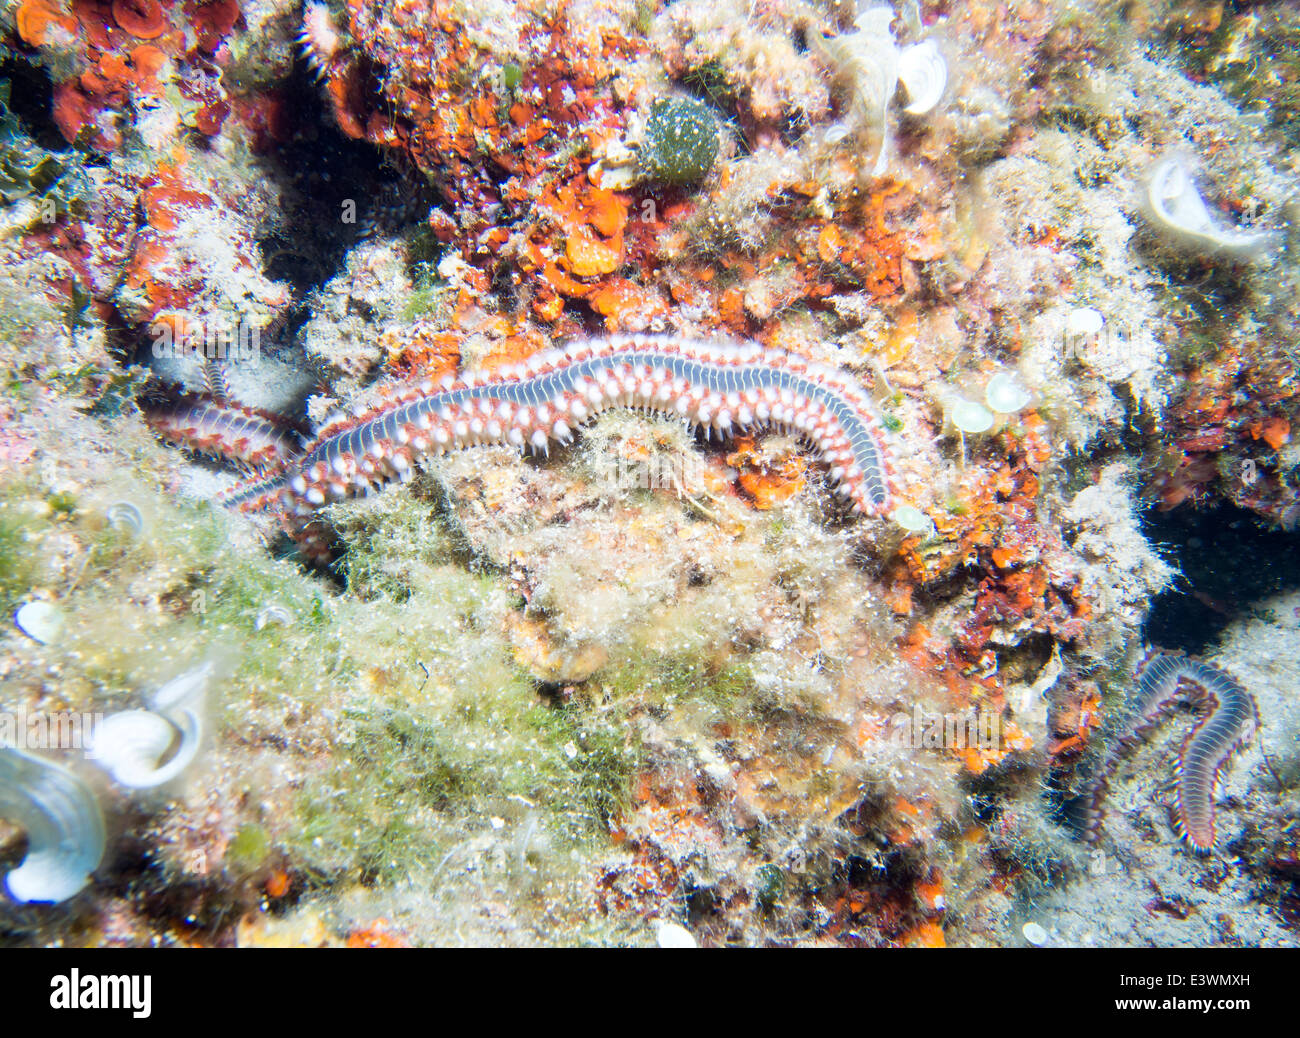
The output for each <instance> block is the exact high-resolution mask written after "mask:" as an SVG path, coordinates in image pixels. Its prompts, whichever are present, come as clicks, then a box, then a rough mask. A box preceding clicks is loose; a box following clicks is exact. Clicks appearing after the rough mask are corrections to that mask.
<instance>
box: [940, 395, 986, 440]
mask: <svg viewBox="0 0 1300 1038" xmlns="http://www.w3.org/2000/svg"><path fill="white" fill-rule="evenodd" d="M948 416H949V417H950V418H951V419H952V424H953V425H955V426H956V427H957V428H958V429H960V430H961V431H962V432H964V433H982V432H988V431H989V430H990V429H992V428H993V412H992V411H990V410H989V409H988V408H987V407H985V406H984V405H983V404H977V403H975V401H974V400H957V401H954V403H953V405H952V410H951V411H950V412H949V413H948Z"/></svg>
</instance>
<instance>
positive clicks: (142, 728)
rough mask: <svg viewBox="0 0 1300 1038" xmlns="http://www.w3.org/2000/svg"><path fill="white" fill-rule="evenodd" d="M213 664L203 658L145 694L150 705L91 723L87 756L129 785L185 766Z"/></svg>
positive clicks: (145, 785)
mask: <svg viewBox="0 0 1300 1038" xmlns="http://www.w3.org/2000/svg"><path fill="white" fill-rule="evenodd" d="M214 669H215V668H214V667H213V665H212V664H211V663H210V662H209V663H203V664H201V665H199V666H198V667H195V668H193V669H192V670H188V671H186V672H185V673H184V674H181V675H180V676H179V677H176V678H173V679H172V680H171V681H169V682H167V684H165V685H163V687H162V688H160V689H159V690H158V691H157V692H155V693H154V694H153V695H152V696H150V697H148V703H149V706H150V708H151V709H149V710H124V711H122V712H121V713H116V714H110V715H109V716H108V717H106V718H104V720H102V721H101V722H100V723H99V724H98V725H97V726H96V728H95V732H94V735H93V737H92V739H91V744H90V757H91V759H92V760H94V761H95V763H97V764H98V765H99V766H100V767H102V768H103V769H104V770H105V771H107V772H108V773H109V774H110V775H112V776H113V779H114V781H116V782H117V783H118V784H119V785H122V786H125V787H127V788H128V789H153V788H154V787H156V786H161V785H164V784H165V783H167V782H170V781H171V780H172V779H174V778H176V777H177V776H178V775H179V774H180V773H181V772H183V771H184V770H185V769H186V768H188V767H189V766H190V764H191V763H192V762H193V760H194V758H195V757H196V756H197V755H198V752H199V746H200V744H201V743H202V741H203V697H204V695H205V693H206V692H207V687H208V680H209V679H210V678H211V676H212V672H213V670H214Z"/></svg>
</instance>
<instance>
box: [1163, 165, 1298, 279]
mask: <svg viewBox="0 0 1300 1038" xmlns="http://www.w3.org/2000/svg"><path fill="white" fill-rule="evenodd" d="M1146 200H1147V205H1148V207H1149V210H1150V214H1151V217H1152V219H1153V220H1154V222H1155V223H1156V224H1157V226H1159V227H1160V228H1161V229H1162V230H1164V231H1165V232H1167V233H1168V234H1169V235H1170V236H1171V237H1173V238H1176V239H1179V240H1181V241H1182V242H1183V243H1184V244H1186V245H1189V246H1192V247H1194V248H1197V249H1199V250H1200V251H1202V252H1207V253H1212V254H1213V253H1220V254H1224V255H1227V256H1229V257H1231V258H1234V259H1243V260H1244V259H1253V258H1257V257H1259V256H1262V255H1265V254H1267V253H1269V252H1271V251H1272V250H1273V249H1274V248H1276V247H1277V246H1278V245H1279V244H1280V243H1281V235H1280V234H1278V233H1276V232H1271V231H1243V230H1241V229H1239V228H1236V227H1226V226H1224V225H1223V224H1221V223H1219V221H1218V220H1216V219H1215V218H1214V216H1212V215H1211V213H1210V210H1209V209H1208V208H1207V207H1206V205H1205V200H1204V199H1203V198H1201V195H1200V192H1198V191H1197V190H1196V185H1195V184H1194V183H1193V182H1192V175H1191V173H1190V172H1189V171H1188V169H1187V167H1186V166H1184V165H1183V163H1182V162H1180V161H1179V160H1178V159H1176V158H1169V159H1163V160H1161V161H1160V162H1158V163H1156V166H1155V168H1154V169H1152V171H1151V174H1150V176H1149V177H1148V179H1147V191H1146Z"/></svg>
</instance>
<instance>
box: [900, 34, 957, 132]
mask: <svg viewBox="0 0 1300 1038" xmlns="http://www.w3.org/2000/svg"><path fill="white" fill-rule="evenodd" d="M898 81H899V82H900V83H902V84H903V90H904V91H905V92H906V93H907V100H908V103H907V105H905V106H904V108H903V111H905V112H906V113H907V114H908V115H924V114H925V113H926V112H928V111H930V110H931V109H932V108H934V106H935V105H937V104H938V103H939V99H940V98H941V97H943V91H944V88H945V87H947V85H948V64H947V62H945V61H944V60H943V55H942V54H940V53H939V48H938V47H937V46H936V45H935V42H934V40H924V41H923V42H921V43H916V44H913V45H912V46H910V47H904V48H903V49H902V50H901V51H899V54H898Z"/></svg>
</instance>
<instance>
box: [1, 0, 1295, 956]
mask: <svg viewBox="0 0 1300 1038" xmlns="http://www.w3.org/2000/svg"><path fill="white" fill-rule="evenodd" d="M1218 10H1219V14H1218V18H1217V20H1215V22H1214V25H1213V26H1208V27H1207V25H1206V24H1204V23H1202V22H1200V21H1198V20H1197V18H1196V17H1195V16H1193V15H1192V14H1189V11H1188V9H1187V8H1186V7H1185V5H1178V4H1173V3H1172V2H1167V0H1157V2H1154V3H1148V4H1142V5H1136V6H1134V5H1115V4H1109V3H1101V2H1092V0H1089V2H1081V0H1047V2H1044V3H1039V4H1033V5H1018V6H1016V7H1014V8H1009V7H1007V6H1006V5H989V4H971V5H964V6H958V7H954V6H952V5H948V4H940V3H931V2H924V0H923V2H921V3H919V4H913V3H907V4H903V3H900V4H898V5H897V6H894V7H891V6H888V5H883V4H880V3H876V2H869V0H867V2H863V3H862V4H860V5H859V6H856V7H855V5H853V4H844V3H819V2H813V3H801V4H784V3H779V4H766V5H757V6H756V5H753V4H750V3H740V2H731V0H723V2H697V0H679V2H675V3H658V2H648V3H647V2H640V0H637V2H634V0H494V2H492V3H486V4H484V3H468V2H461V0H350V2H349V3H347V4H341V3H325V2H319V0H312V2H310V3H307V4H306V5H303V4H300V3H288V2H282V0H259V2H257V3H254V2H252V0H214V2H211V3H206V4H202V5H198V6H193V5H185V4H180V3H173V2H170V0H160V2H159V3H156V4H148V5H140V6H138V7H137V6H132V5H123V4H114V5H107V4H89V3H81V2H76V3H71V2H65V0H3V2H0V33H3V34H4V39H3V44H4V49H3V51H0V55H2V57H0V105H3V110H2V111H0V371H2V372H3V375H4V378H3V381H2V382H0V615H3V617H4V623H3V625H0V679H2V680H3V686H2V691H0V754H6V756H5V757H4V758H3V759H4V760H6V761H8V762H9V766H7V767H5V768H3V769H0V785H2V788H0V872H3V873H5V874H7V875H9V876H10V877H11V879H12V877H13V876H14V875H15V873H17V874H18V875H19V877H20V881H19V883H18V886H17V889H15V888H14V886H13V884H12V883H11V884H10V887H9V888H8V889H7V890H6V891H3V892H0V943H5V944H13V945H43V944H55V943H58V944H62V945H68V946H96V945H119V946H120V945H146V944H150V945H158V944H163V945H203V946H207V945H231V944H236V945H240V946H267V945H311V946H322V945H329V946H350V947H376V946H410V945H425V944H440V945H441V944H457V943H464V944H502V945H578V944H601V945H606V944H637V945H645V946H654V945H660V946H716V945H726V944H737V945H740V944H743V945H829V944H834V945H847V946H872V947H877V946H927V947H936V946H944V945H949V946H1013V947H1018V946H1023V945H1025V944H1032V945H1034V946H1043V947H1045V946H1053V945H1057V946H1066V945H1095V944H1108V945H1137V946H1141V945H1161V946H1164V945H1169V946H1173V945H1179V946H1183V945H1186V946H1219V945H1235V944H1250V945H1255V944H1258V945H1269V946H1276V945H1295V944H1297V943H1300V936H1298V929H1297V928H1298V927H1300V886H1298V884H1300V870H1298V869H1297V866H1296V862H1297V853H1300V852H1298V851H1297V847H1296V842H1295V841H1296V834H1297V832H1300V826H1298V825H1297V818H1296V813H1297V799H1298V798H1297V783H1300V760H1298V759H1297V755H1296V751H1295V747H1296V745H1297V738H1298V736H1300V716H1297V711H1298V710H1300V687H1298V685H1297V679H1300V674H1297V673H1296V672H1295V661H1296V659H1297V656H1298V655H1300V653H1298V652H1297V650H1298V649H1300V627H1298V624H1300V621H1297V619H1296V618H1297V617H1300V600H1297V598H1296V594H1295V589H1294V587H1292V586H1291V584H1290V583H1288V582H1287V580H1286V579H1285V574H1286V572H1287V571H1288V560H1290V558H1291V556H1292V554H1293V544H1294V541H1293V537H1294V531H1295V529H1296V527H1297V524H1298V522H1300V439H1298V438H1297V436H1296V429H1297V423H1298V422H1300V382H1297V375H1296V366H1297V363H1300V333H1298V332H1297V327H1300V324H1298V323H1297V321H1296V316H1297V313H1298V312H1300V303H1298V297H1297V286H1298V284H1300V280H1298V269H1300V268H1298V265H1297V261H1296V257H1295V245H1294V232H1293V230H1292V228H1291V219H1292V214H1293V213H1294V211H1295V205H1296V203H1297V198H1298V197H1300V196H1298V188H1300V180H1298V179H1297V160H1296V153H1295V150H1294V149H1295V145H1296V140H1295V134H1294V106H1293V98H1292V97H1291V95H1290V93H1288V92H1286V91H1272V90H1270V89H1267V88H1266V87H1265V86H1264V85H1263V82H1264V77H1266V76H1273V77H1274V79H1275V81H1277V82H1282V81H1285V82H1291V81H1292V80H1294V78H1295V71H1296V70H1295V69H1294V67H1293V66H1294V55H1293V53H1292V51H1293V48H1290V49H1288V47H1287V45H1286V41H1287V40H1290V39H1292V36H1293V34H1294V33H1295V32H1296V31H1300V28H1298V27H1300V7H1297V6H1296V5H1295V4H1293V3H1283V4H1278V5H1274V6H1272V7H1270V9H1269V10H1268V11H1267V12H1237V11H1235V10H1234V9H1226V8H1220V9H1218ZM1288 34H1292V35H1288ZM1252 77H1254V78H1252ZM1153 171H1155V173H1156V174H1158V176H1157V177H1156V178H1155V179H1153ZM1153 200H1154V202H1153ZM629 336H631V337H635V338H627V337H629ZM581 342H585V343H589V344H591V345H590V353H589V354H586V353H581V351H580V350H579V349H578V348H577V347H574V348H573V350H572V351H571V352H570V353H569V354H550V353H548V352H547V351H549V350H552V349H556V348H563V347H566V346H567V345H569V344H573V343H581ZM629 342H638V343H658V344H664V343H671V344H677V345H675V346H674V347H673V349H672V350H665V349H659V348H655V349H649V348H647V349H643V350H641V351H640V352H639V353H638V352H636V351H632V350H631V349H630V348H628V349H623V348H622V347H620V346H619V345H618V344H620V343H623V344H626V343H629ZM611 343H612V344H614V345H612V346H611V345H608V344H611ZM681 344H686V345H684V346H683V345H681ZM730 344H742V345H740V346H739V347H733V346H732V345H730ZM679 346H680V349H679V348H678V347H679ZM633 353H635V357H633ZM701 356H703V357H705V358H706V359H707V360H708V363H707V365H703V366H702V362H700V361H699V358H700V357H701ZM555 357H565V358H567V359H565V360H564V372H563V378H560V377H559V376H555V377H552V376H553V375H554V372H555V365H556V364H558V363H559V362H558V361H556V360H555V359H554V358H555ZM765 358H766V360H765ZM773 358H779V363H776V361H773ZM769 361H771V363H768V362H769ZM692 364H694V365H695V366H694V367H692V366H691V365H692ZM548 379H549V381H548ZM827 387H830V388H829V389H828V388H827ZM444 412H445V413H444ZM595 415H598V416H597V417H593V416H595ZM325 443H328V444H329V445H330V446H329V447H328V449H325V448H324V447H322V446H321V445H322V444H325ZM814 448H816V449H814ZM236 487H242V488H243V489H232V488H236ZM249 488H252V489H249ZM837 488H848V490H849V491H850V499H849V500H848V501H847V502H846V501H845V500H843V498H842V497H841V496H840V495H837V493H836V490H837ZM859 488H865V489H859ZM228 500H236V501H241V502H244V503H247V502H249V501H252V500H256V501H257V502H258V505H257V507H255V508H250V509H248V510H247V511H246V512H241V511H238V510H235V509H231V508H226V507H224V506H223V504H222V502H223V501H228ZM854 504H856V505H857V507H856V509H855V508H854V507H853V506H854ZM864 513H866V514H864ZM1223 515H1231V516H1238V517H1240V520H1239V521H1240V522H1242V523H1248V524H1249V526H1248V527H1247V526H1242V527H1241V528H1239V529H1237V528H1233V527H1231V526H1230V525H1229V524H1226V523H1223V522H1220V521H1219V520H1218V518H1217V517H1220V516H1223ZM1193 541H1195V543H1192V542H1193ZM1178 596H1184V598H1186V599H1187V600H1188V601H1194V602H1195V603H1197V605H1196V606H1195V607H1194V608H1190V609H1173V608H1172V607H1171V606H1170V605H1169V603H1171V602H1175V603H1176V602H1177V601H1178ZM1153 603H1154V605H1153ZM1184 604H1185V603H1184ZM1198 610H1199V611H1198ZM1171 617H1173V619H1171ZM1198 617H1199V618H1200V619H1198ZM1198 624H1200V625H1201V626H1202V627H1203V628H1204V630H1203V631H1201V630H1192V629H1190V628H1189V627H1188V625H1192V626H1193V627H1194V626H1196V625H1198ZM1164 631H1169V632H1171V639H1170V640H1171V641H1173V637H1172V636H1173V635H1176V636H1177V638H1178V639H1179V640H1178V641H1177V643H1176V644H1168V645H1164V646H1161V645H1159V644H1157V645H1156V647H1157V648H1160V647H1164V648H1168V649H1176V648H1179V647H1193V648H1196V649H1197V650H1198V651H1201V652H1202V653H1203V654H1204V655H1205V657H1206V658H1207V660H1208V661H1209V663H1211V664H1212V665H1213V667H1215V668H1217V669H1218V671H1221V672H1222V673H1223V674H1225V675H1230V676H1231V680H1232V681H1233V682H1235V685H1234V687H1235V686H1236V685H1239V686H1240V688H1241V689H1242V690H1243V691H1244V693H1245V694H1247V695H1249V697H1250V701H1251V702H1252V703H1253V704H1254V706H1255V707H1257V710H1258V718H1259V722H1260V724H1259V726H1258V729H1257V730H1255V731H1253V732H1252V733H1250V738H1249V739H1248V740H1247V741H1246V742H1245V744H1244V745H1243V746H1242V747H1241V748H1240V750H1239V751H1237V752H1235V753H1234V754H1232V755H1231V756H1229V757H1228V758H1227V759H1226V762H1225V763H1224V766H1223V769H1222V780H1223V787H1222V790H1221V792H1220V793H1219V794H1218V795H1217V796H1215V797H1213V803H1212V805H1211V806H1212V810H1213V812H1214V827H1213V828H1214V833H1215V835H1216V836H1217V841H1216V842H1215V843H1214V845H1213V846H1211V847H1199V846H1188V844H1187V843H1185V842H1183V841H1181V840H1180V838H1179V835H1178V832H1177V831H1176V829H1175V827H1174V826H1173V825H1172V824H1171V819H1170V813H1169V807H1170V805H1171V804H1173V803H1174V802H1175V800H1176V794H1177V788H1176V776H1175V774H1174V770H1173V760H1174V758H1175V757H1176V756H1177V751H1178V747H1179V746H1180V745H1181V743H1182V740H1183V738H1184V736H1185V735H1186V733H1187V731H1188V729H1189V726H1191V725H1193V724H1196V723H1198V721H1199V723H1204V724H1213V723H1214V717H1215V714H1214V711H1215V709H1216V704H1215V703H1214V702H1211V701H1210V700H1212V698H1213V697H1208V698H1207V697H1202V698H1201V699H1199V700H1196V699H1195V697H1191V698H1189V702H1188V704H1187V709H1186V710H1182V709H1178V708H1176V704H1175V703H1173V702H1172V701H1171V702H1170V704H1169V711H1168V712H1169V714H1170V716H1169V717H1168V718H1167V719H1166V720H1165V721H1163V723H1161V724H1159V725H1153V726H1151V727H1150V730H1149V731H1147V730H1145V729H1144V731H1143V733H1142V739H1141V740H1140V745H1134V746H1133V747H1132V750H1133V752H1132V753H1131V754H1128V755H1126V756H1125V758H1124V760H1123V762H1122V763H1120V764H1119V765H1118V767H1117V768H1116V770H1115V772H1114V774H1113V775H1112V776H1111V778H1110V783H1109V788H1108V790H1107V794H1106V819H1105V824H1104V827H1103V828H1102V829H1101V830H1100V831H1099V833H1097V834H1096V835H1097V839H1096V842H1093V843H1088V842H1085V840H1084V839H1083V838H1082V837H1083V835H1084V834H1083V832H1081V828H1080V825H1079V818H1078V812H1077V805H1078V803H1079V802H1080V800H1081V798H1083V797H1085V794H1086V793H1087V791H1088V789H1089V782H1090V780H1091V779H1092V777H1093V776H1094V775H1095V774H1096V773H1097V770H1098V768H1099V766H1100V763H1101V762H1103V761H1105V760H1106V759H1107V754H1108V751H1109V750H1110V749H1111V748H1112V747H1113V746H1115V745H1116V741H1117V740H1119V739H1122V738H1124V731H1125V729H1124V727H1123V719H1124V718H1125V716H1126V704H1127V703H1129V702H1130V699H1131V697H1132V696H1133V695H1134V694H1135V692H1136V691H1137V690H1136V687H1135V684H1136V683H1135V669H1136V668H1137V666H1138V664H1139V661H1140V660H1142V659H1143V657H1144V655H1145V653H1146V650H1147V646H1146V645H1145V644H1144V639H1150V638H1154V637H1155V636H1156V635H1157V634H1159V633H1161V632H1164ZM1203 673H1209V671H1203ZM199 686H201V690H200V688H199ZM1225 687H1226V686H1225ZM169 689H170V690H172V691H171V692H168V691H167V690H169ZM157 690H162V691H161V692H159V691H157ZM177 690H188V691H185V695H184V696H181V698H180V699H179V700H176V701H173V698H174V695H175V696H180V692H179V691H177ZM200 692H201V694H200ZM191 693H192V694H191ZM159 696H161V697H162V698H161V699H160V698H159ZM1242 702H1245V700H1244V699H1243V700H1242ZM1193 706H1195V708H1196V709H1199V710H1201V711H1202V713H1201V715H1200V717H1199V719H1193V717H1192V716H1191V710H1192V708H1193ZM1243 730H1244V726H1243ZM96 735H98V736H99V737H100V739H101V740H102V741H100V742H98V743H97V742H96V738H95V736H96ZM97 745H98V746H99V747H100V748H101V750H104V751H105V752H104V753H103V754H101V755H100V756H102V758H103V759H98V760H97V759H96V752H95V748H96V746H97ZM43 775H44V776H45V780H44V782H42V776H43ZM51 775H55V776H58V777H59V782H60V783H61V787H60V788H64V787H66V789H69V790H76V791H77V792H76V797H77V799H76V802H75V804H74V805H73V806H74V807H75V808H76V811H65V812H64V813H63V815H59V814H58V813H57V812H54V813H52V809H51V810H45V809H43V808H41V806H40V805H41V804H42V803H43V801H42V797H44V798H45V799H46V800H48V799H49V797H50V795H51V794H50V793H49V789H50V788H52V787H51V784H50V781H49V776H51ZM115 777H116V780H115ZM64 806H67V805H66V804H65V805H64ZM100 816H102V820H101V819H100ZM58 817H64V818H65V819H71V818H74V817H75V819H81V820H82V822H84V824H81V825H80V828H78V827H77V826H76V825H73V824H72V823H71V822H69V823H68V824H67V825H65V826H64V829H67V830H69V831H71V830H72V829H77V831H78V832H80V833H81V835H82V837H83V839H82V840H81V843H80V844H79V845H78V847H79V848H80V849H79V850H76V852H75V853H72V852H69V853H68V854H67V855H65V857H66V858H67V860H68V861H70V862H71V863H72V864H71V866H69V869H65V872H66V873H67V874H66V875H63V874H61V873H60V874H58V875H54V879H53V880H51V881H50V882H48V883H46V884H45V885H44V886H40V885H39V884H38V885H35V886H34V885H31V884H27V883H24V882H23V878H24V877H30V876H31V875H33V873H32V872H31V871H27V872H24V871H22V870H30V869H31V868H32V862H33V861H35V863H36V864H38V865H39V864H40V862H42V861H44V860H46V858H47V857H48V852H49V848H50V847H51V846H52V845H53V843H57V842H58V835H57V833H55V832H54V829H53V828H51V824H50V822H49V819H50V818H58ZM56 828H57V827H56ZM1199 831H1200V832H1201V833H1202V834H1203V833H1204V832H1205V830H1204V829H1202V830H1199ZM52 834H54V835H52ZM1203 842H1205V843H1208V842H1209V840H1208V838H1206V839H1205V840H1203ZM69 847H71V844H69ZM1202 850H1204V851H1207V853H1204V854H1202V853H1198V852H1199V851H1202ZM25 861H26V862H27V864H24V862H25ZM74 873H75V875H74ZM52 875H53V874H52ZM56 880H57V882H55V881H56ZM38 887H39V889H38ZM28 902H32V903H28ZM43 902H54V904H50V905H47V904H44V903H43Z"/></svg>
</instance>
